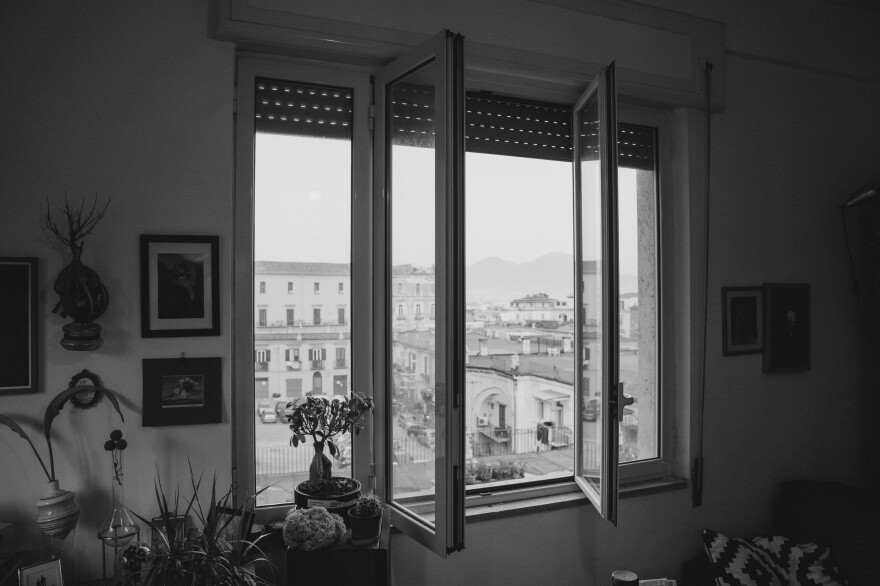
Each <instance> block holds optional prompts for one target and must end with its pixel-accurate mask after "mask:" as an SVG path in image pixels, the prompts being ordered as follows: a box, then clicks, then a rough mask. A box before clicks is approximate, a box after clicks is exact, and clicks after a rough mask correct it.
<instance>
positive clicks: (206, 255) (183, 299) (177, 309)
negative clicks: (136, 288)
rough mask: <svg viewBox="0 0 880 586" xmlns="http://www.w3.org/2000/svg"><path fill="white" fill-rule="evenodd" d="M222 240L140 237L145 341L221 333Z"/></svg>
mask: <svg viewBox="0 0 880 586" xmlns="http://www.w3.org/2000/svg"><path fill="white" fill-rule="evenodd" d="M219 242H220V238H219V237H218V236H152V235H142V236H141V336H142V337H144V338H161V337H170V336H217V335H219V334H220V305H219V291H220V281H219V269H220V259H219V258H218V255H219V253H218V249H219Z"/></svg>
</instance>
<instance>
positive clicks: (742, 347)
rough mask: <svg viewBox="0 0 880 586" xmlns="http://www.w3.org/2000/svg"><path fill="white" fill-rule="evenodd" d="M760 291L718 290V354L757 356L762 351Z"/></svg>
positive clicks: (761, 290)
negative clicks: (720, 342)
mask: <svg viewBox="0 0 880 586" xmlns="http://www.w3.org/2000/svg"><path fill="white" fill-rule="evenodd" d="M762 297H763V289H762V287H760V286H753V287H722V288H721V312H722V321H721V339H722V344H721V354H722V355H723V356H734V355H737V354H757V353H759V352H761V351H762V350H763V349H764V331H763V312H764V305H763V302H762Z"/></svg>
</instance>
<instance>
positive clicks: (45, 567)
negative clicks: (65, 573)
mask: <svg viewBox="0 0 880 586" xmlns="http://www.w3.org/2000/svg"><path fill="white" fill-rule="evenodd" d="M18 584H19V586H62V585H63V584H64V579H63V578H62V577H61V560H60V559H54V560H49V561H48V562H42V563H39V564H34V565H32V566H27V567H25V568H19V570H18Z"/></svg>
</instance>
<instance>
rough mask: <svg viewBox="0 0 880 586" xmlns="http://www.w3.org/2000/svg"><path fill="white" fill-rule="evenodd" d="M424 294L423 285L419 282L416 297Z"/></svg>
mask: <svg viewBox="0 0 880 586" xmlns="http://www.w3.org/2000/svg"><path fill="white" fill-rule="evenodd" d="M421 294H422V286H421V285H420V284H419V283H416V297H419V296H421Z"/></svg>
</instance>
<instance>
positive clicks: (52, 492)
mask: <svg viewBox="0 0 880 586" xmlns="http://www.w3.org/2000/svg"><path fill="white" fill-rule="evenodd" d="M73 496H74V495H73V493H72V492H70V491H69V490H63V489H61V488H59V487H58V481H57V480H53V481H51V482H49V488H48V490H47V491H46V493H45V494H44V495H43V496H42V498H41V499H40V500H38V501H37V511H39V515H38V516H37V527H39V528H40V531H42V532H43V533H45V534H46V535H48V536H49V537H55V538H57V539H64V538H65V537H67V534H68V533H70V532H71V531H73V529H74V527H76V522H77V521H78V520H79V507H77V506H76V503H75V502H73Z"/></svg>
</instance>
